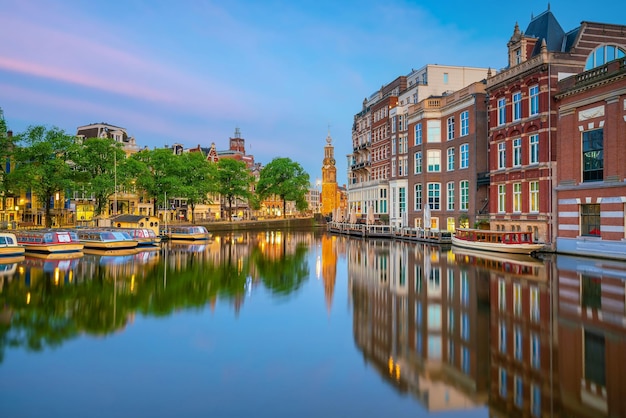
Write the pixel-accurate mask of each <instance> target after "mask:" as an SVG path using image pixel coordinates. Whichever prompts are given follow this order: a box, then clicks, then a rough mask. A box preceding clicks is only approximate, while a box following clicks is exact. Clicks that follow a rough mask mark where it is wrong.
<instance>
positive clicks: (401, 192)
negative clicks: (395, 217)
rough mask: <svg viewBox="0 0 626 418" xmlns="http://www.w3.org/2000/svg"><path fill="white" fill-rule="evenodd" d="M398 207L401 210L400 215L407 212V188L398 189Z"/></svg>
mask: <svg viewBox="0 0 626 418" xmlns="http://www.w3.org/2000/svg"><path fill="white" fill-rule="evenodd" d="M398 206H399V208H400V214H403V213H405V212H406V188H404V187H399V188H398Z"/></svg>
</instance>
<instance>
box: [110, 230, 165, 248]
mask: <svg viewBox="0 0 626 418" xmlns="http://www.w3.org/2000/svg"><path fill="white" fill-rule="evenodd" d="M110 230H111V231H122V232H126V233H128V234H129V235H130V237H131V238H132V239H134V240H135V241H137V246H139V247H143V246H148V245H150V246H154V245H157V244H159V243H160V242H161V237H159V236H158V235H157V234H156V233H155V232H154V231H153V230H152V229H150V228H110Z"/></svg>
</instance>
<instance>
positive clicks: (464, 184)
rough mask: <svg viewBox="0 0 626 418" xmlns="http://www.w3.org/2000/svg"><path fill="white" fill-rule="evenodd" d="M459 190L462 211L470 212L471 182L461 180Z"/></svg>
mask: <svg viewBox="0 0 626 418" xmlns="http://www.w3.org/2000/svg"><path fill="white" fill-rule="evenodd" d="M459 189H460V191H461V202H460V203H461V206H460V207H459V209H460V210H469V181H467V180H461V181H460V182H459Z"/></svg>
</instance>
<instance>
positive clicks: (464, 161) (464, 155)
mask: <svg viewBox="0 0 626 418" xmlns="http://www.w3.org/2000/svg"><path fill="white" fill-rule="evenodd" d="M460 149H461V161H460V163H459V168H468V167H469V144H461V146H460Z"/></svg>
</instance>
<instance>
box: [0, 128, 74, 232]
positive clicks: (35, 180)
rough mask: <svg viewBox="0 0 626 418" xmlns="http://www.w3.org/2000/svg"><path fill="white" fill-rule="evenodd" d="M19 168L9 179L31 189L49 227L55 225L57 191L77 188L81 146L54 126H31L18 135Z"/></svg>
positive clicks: (16, 161) (16, 166)
mask: <svg viewBox="0 0 626 418" xmlns="http://www.w3.org/2000/svg"><path fill="white" fill-rule="evenodd" d="M17 145H18V146H17V147H16V148H15V154H14V159H15V169H14V170H13V171H11V173H10V174H9V179H10V180H11V181H14V184H16V186H17V187H18V188H19V189H20V190H29V189H30V190H31V192H32V193H33V194H34V195H36V196H37V198H38V199H39V202H40V203H41V205H42V207H43V208H44V213H45V218H46V226H47V227H51V226H52V217H51V216H50V213H51V202H52V201H53V197H54V196H55V194H56V193H63V192H65V191H68V190H72V189H74V185H75V181H74V180H75V178H76V171H75V170H74V169H73V168H72V166H73V161H75V160H76V158H77V156H78V152H79V145H78V143H77V142H76V140H75V137H74V136H72V135H67V134H66V133H65V132H64V131H63V130H61V129H59V128H56V127H53V128H51V129H47V128H45V127H44V126H31V127H29V128H27V130H26V131H25V132H24V133H21V134H19V135H18V136H17Z"/></svg>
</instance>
